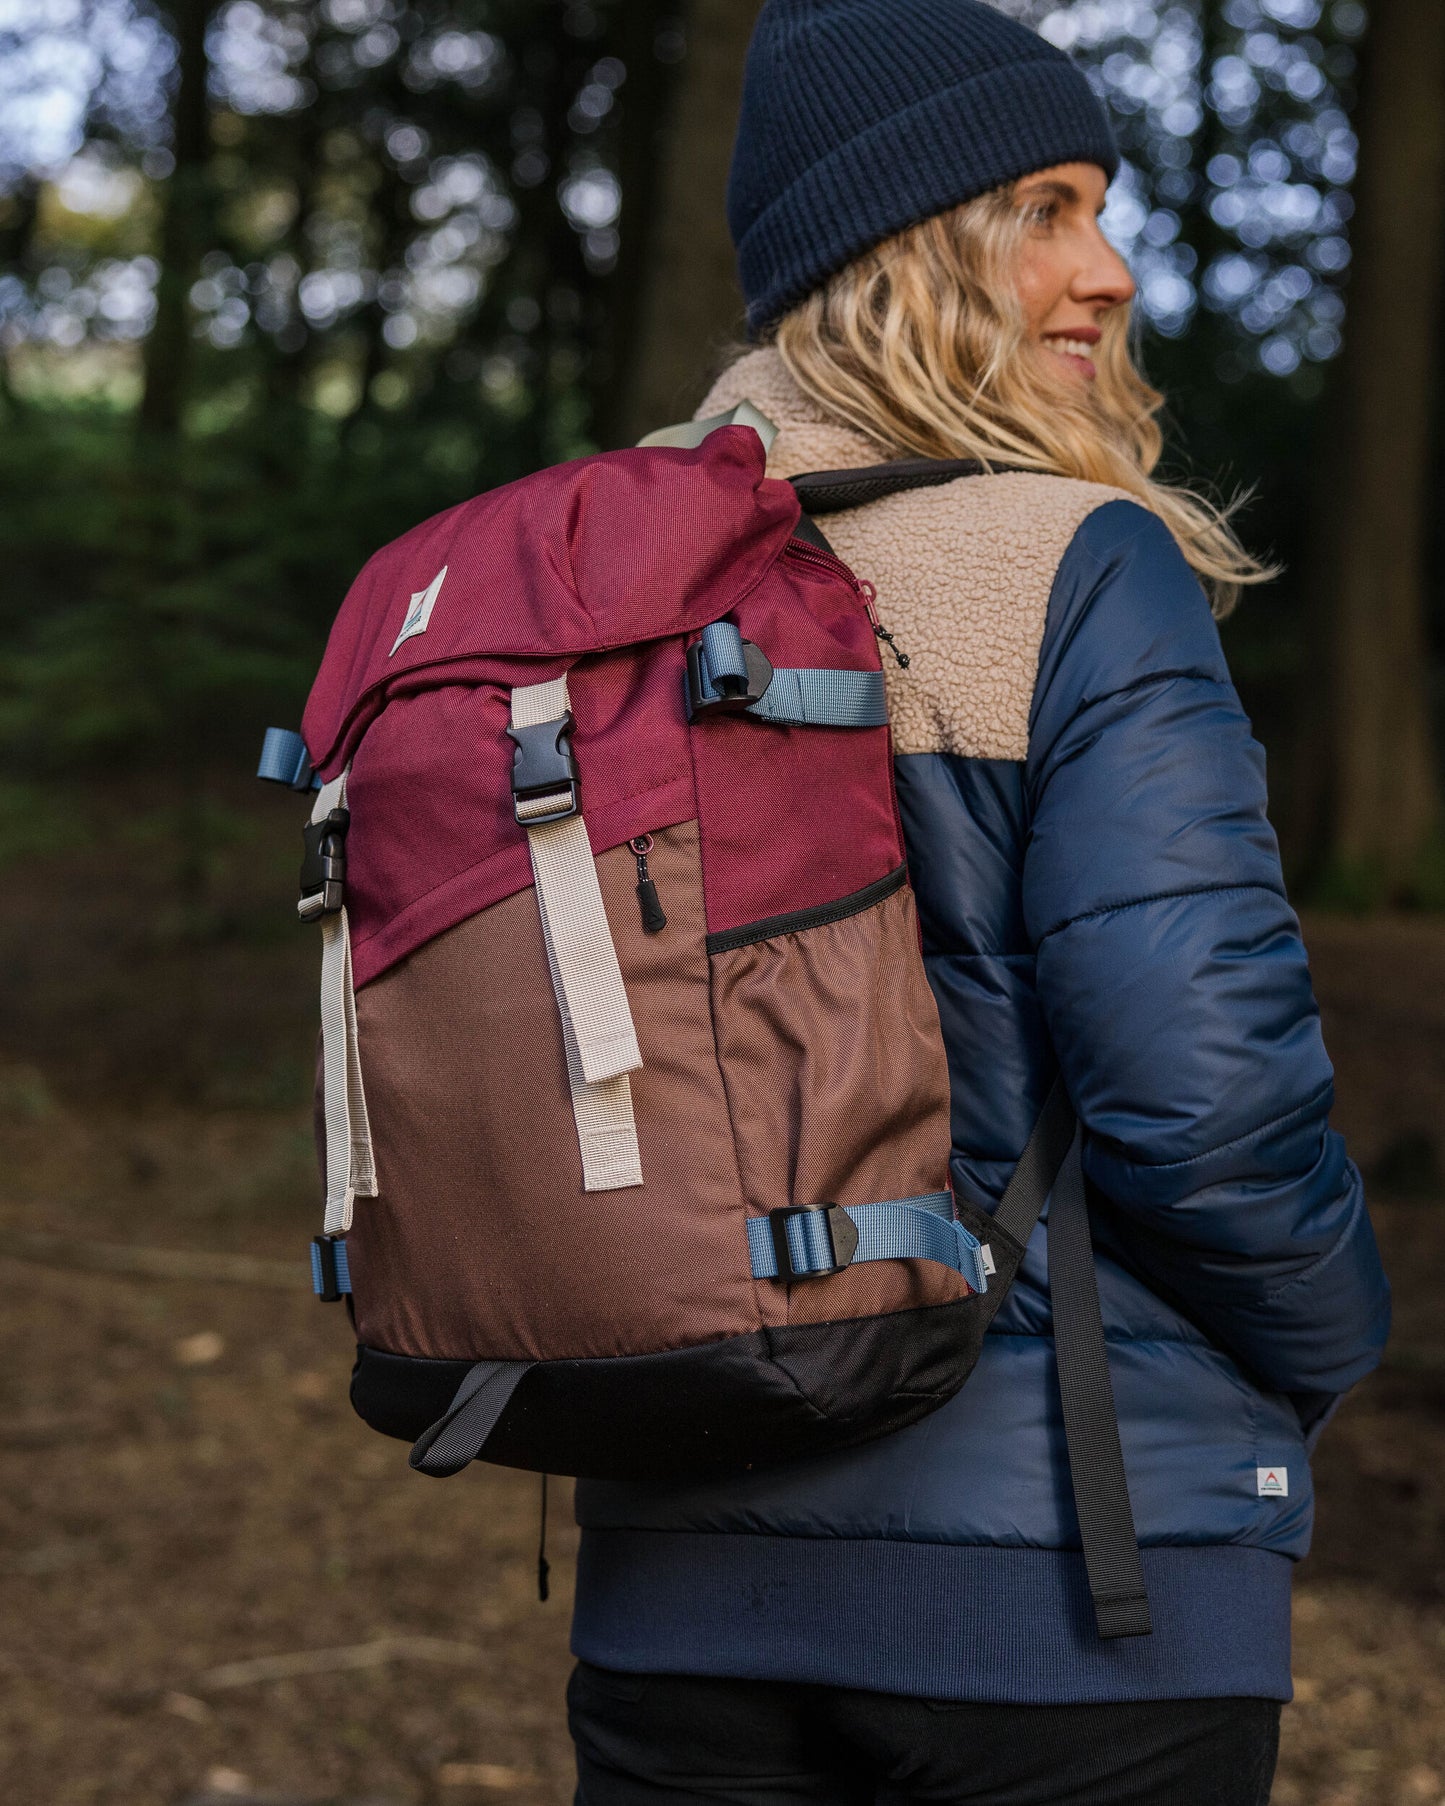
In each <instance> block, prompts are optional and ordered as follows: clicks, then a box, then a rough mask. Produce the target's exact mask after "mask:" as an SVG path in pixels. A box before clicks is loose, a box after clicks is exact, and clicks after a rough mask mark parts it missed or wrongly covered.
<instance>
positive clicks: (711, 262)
mask: <svg viewBox="0 0 1445 1806" xmlns="http://www.w3.org/2000/svg"><path fill="white" fill-rule="evenodd" d="M760 11H761V0H692V3H691V5H690V6H689V8H688V12H687V56H686V58H685V60H684V62H683V65H682V68H681V70H680V71H679V73H678V78H677V80H676V82H675V83H674V85H673V92H672V105H671V109H670V113H671V118H670V120H669V122H668V126H667V129H666V131H665V133H664V136H663V157H662V168H661V171H660V176H659V183H660V193H659V203H658V214H657V218H656V223H655V228H654V231H653V242H652V255H651V258H650V259H649V264H648V269H647V273H646V280H645V281H644V282H643V284H642V287H641V292H640V293H639V295H638V300H637V306H636V308H635V309H632V310H630V311H631V313H632V319H633V325H632V330H631V332H630V334H629V335H628V340H627V343H626V344H625V345H623V346H621V347H619V352H618V358H617V365H616V382H617V385H618V387H617V393H616V402H615V405H614V406H613V407H612V408H611V409H610V410H609V415H608V418H609V424H611V425H612V426H613V429H614V437H615V442H616V443H618V444H624V445H626V444H631V443H632V442H633V441H634V440H636V439H639V438H641V436H642V435H643V434H644V433H646V432H649V431H651V430H652V429H653V428H654V427H659V426H666V425H667V424H668V423H669V422H670V421H673V420H680V419H684V418H685V417H686V416H687V415H688V414H690V413H691V412H692V409H693V408H694V407H695V406H696V405H697V403H698V402H699V401H700V400H701V399H702V396H703V393H704V391H705V389H706V386H707V381H708V377H709V374H710V369H711V366H712V364H713V363H714V362H715V361H716V359H717V357H718V355H719V353H720V352H721V351H722V350H723V348H724V347H725V346H726V345H727V343H728V342H729V341H730V340H731V339H734V338H737V337H738V336H740V334H741V332H742V325H743V302H742V296H741V295H740V294H739V292H738V286H737V277H736V274H735V273H734V268H733V250H732V242H731V240H730V239H729V237H728V229H727V218H726V214H725V212H724V201H725V196H726V192H727V174H728V162H729V160H730V158H731V156H732V146H733V134H734V131H735V129H736V126H737V113H738V96H739V94H740V93H741V90H742V74H743V59H744V56H745V54H746V51H747V45H748V38H749V37H750V35H751V33H752V28H753V22H754V20H755V19H756V18H757V16H758V13H759V12H760ZM623 306H624V308H625V306H626V303H625V301H624V303H623Z"/></svg>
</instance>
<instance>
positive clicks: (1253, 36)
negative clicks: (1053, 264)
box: [0, 0, 1445, 907]
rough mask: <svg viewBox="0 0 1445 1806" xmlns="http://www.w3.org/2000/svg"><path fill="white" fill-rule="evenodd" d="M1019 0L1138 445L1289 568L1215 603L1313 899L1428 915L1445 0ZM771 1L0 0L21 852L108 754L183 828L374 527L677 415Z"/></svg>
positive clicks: (1437, 716)
mask: <svg viewBox="0 0 1445 1806" xmlns="http://www.w3.org/2000/svg"><path fill="white" fill-rule="evenodd" d="M1004 3H1005V4H1006V5H1007V7H1008V10H1011V11H1013V12H1015V13H1016V14H1018V15H1019V16H1021V17H1024V18H1026V19H1028V20H1029V21H1030V22H1031V23H1033V24H1035V25H1037V26H1038V27H1039V28H1040V29H1041V30H1042V31H1043V32H1044V33H1045V34H1046V35H1047V36H1049V37H1050V38H1052V39H1053V41H1055V42H1056V43H1058V44H1060V45H1063V46H1064V47H1066V48H1067V49H1069V50H1070V51H1072V52H1073V53H1074V54H1075V55H1076V56H1078V57H1079V58H1080V59H1081V60H1082V61H1083V62H1084V64H1085V65H1086V66H1087V67H1088V69H1089V70H1090V72H1091V74H1092V75H1093V76H1094V78H1095V80H1096V82H1097V83H1098V85H1099V87H1100V89H1101V90H1102V92H1103V93H1104V95H1105V96H1106V98H1107V100H1108V102H1109V104H1110V107H1111V109H1112V110H1113V113H1114V116H1115V118H1116V120H1117V122H1118V126H1119V131H1120V136H1121V140H1122V143H1123V148H1124V151H1125V155H1126V159H1127V161H1126V164H1125V167H1124V171H1123V173H1122V175H1121V176H1120V178H1119V180H1118V181H1117V182H1116V183H1115V185H1114V189H1113V194H1112V198H1111V201H1110V205H1109V211H1108V214H1107V218H1106V225H1107V229H1108V230H1109V231H1110V233H1111V234H1112V236H1113V238H1114V240H1115V242H1116V243H1117V244H1118V245H1119V248H1120V249H1121V250H1123V251H1124V252H1125V253H1126V254H1127V255H1128V256H1129V257H1130V258H1131V260H1132V261H1133V263H1134V266H1135V269H1136V271H1137V274H1138V276H1139V280H1140V304H1139V308H1138V313H1139V316H1140V322H1141V328H1142V333H1141V348H1142V355H1143V359H1144V362H1145V365H1146V367H1147V369H1148V370H1149V372H1150V373H1151V374H1152V375H1153V377H1154V378H1155V380H1156V381H1157V382H1158V383H1160V385H1161V386H1162V387H1163V388H1164V389H1165V391H1166V393H1167V394H1168V396H1169V398H1170V404H1171V405H1170V414H1169V420H1168V425H1169V429H1170V446H1169V453H1168V460H1167V462H1168V466H1169V468H1170V469H1171V470H1173V471H1175V472H1180V473H1185V472H1187V473H1189V474H1190V475H1192V476H1193V477H1195V478H1196V479H1197V480H1201V481H1203V482H1205V483H1206V484H1208V485H1209V486H1211V487H1212V489H1213V490H1214V491H1215V492H1216V493H1217V494H1221V495H1229V494H1233V493H1235V492H1237V491H1240V490H1247V491H1249V492H1250V493H1251V496H1252V499H1251V501H1250V503H1249V505H1248V506H1247V507H1246V509H1245V510H1244V512H1243V514H1242V516H1241V527H1242V530H1243V532H1244V534H1245V536H1246V537H1247V539H1248V540H1249V541H1250V543H1251V544H1252V545H1253V546H1254V547H1256V548H1257V549H1259V550H1260V551H1262V552H1264V553H1265V554H1267V555H1270V556H1273V557H1275V558H1277V559H1278V560H1279V561H1280V562H1281V563H1282V564H1283V567H1284V574H1283V576H1282V577H1281V579H1280V581H1279V582H1278V583H1277V584H1275V585H1274V586H1273V588H1272V589H1271V590H1270V591H1268V592H1267V593H1265V594H1263V595H1260V596H1256V597H1252V598H1251V599H1250V601H1249V604H1248V605H1247V606H1246V607H1245V608H1244V609H1242V610H1241V611H1240V613H1239V615H1238V617H1237V619H1236V620H1235V621H1234V622H1233V623H1231V625H1230V626H1229V628H1228V629H1227V630H1226V637H1227V643H1228V649H1229V652H1230V656H1231V659H1232V662H1233V665H1234V668H1235V670H1236V673H1237V675H1238V678H1239V681H1240V683H1241V686H1242V688H1243V690H1244V692H1245V697H1246V702H1247V703H1248V704H1249V705H1250V707H1251V709H1252V712H1253V714H1254V716H1255V718H1256V720H1257V722H1258V723H1259V727H1260V731H1261V734H1262V737H1263V739H1264V740H1265V743H1266V745H1267V747H1268V749H1269V752H1270V754H1271V762H1272V770H1273V778H1274V788H1275V798H1276V816H1277V820H1278V823H1279V826H1280V828H1281V831H1282V834H1283V838H1284V843H1285V851H1286V855H1287V862H1288V865H1289V867H1290V870H1291V873H1292V875H1293V877H1294V878H1295V880H1296V884H1297V886H1298V887H1299V888H1300V891H1301V894H1303V895H1305V896H1306V897H1312V898H1321V899H1325V900H1329V901H1334V902H1342V903H1346V904H1349V905H1352V906H1355V907H1368V906H1374V905H1378V904H1384V903H1404V904H1411V905H1418V904H1426V905H1439V904H1442V903H1445V840H1442V829H1441V790H1442V786H1441V776H1440V743H1441V735H1440V728H1441V713H1442V698H1445V689H1442V682H1441V665H1442V658H1445V609H1442V607H1441V593H1442V584H1445V508H1440V507H1438V506H1436V507H1433V508H1432V507H1431V506H1430V503H1431V502H1432V501H1433V502H1436V503H1438V502H1439V501H1440V500H1441V498H1442V497H1445V480H1442V479H1445V440H1442V435H1441V433H1440V430H1439V426H1440V421H1441V418H1442V412H1445V410H1442V407H1441V386H1442V382H1445V359H1442V357H1441V355H1440V346H1441V342H1442V338H1445V279H1442V261H1445V250H1442V246H1445V104H1442V92H1441V90H1442V78H1441V73H1440V72H1441V65H1442V57H1445V51H1442V49H1441V37H1442V31H1445V25H1442V20H1441V12H1442V10H1445V9H1441V8H1440V7H1439V6H1438V5H1437V4H1436V3H1435V0H1376V4H1375V5H1374V6H1373V7H1371V8H1370V9H1369V10H1368V11H1367V8H1366V6H1365V5H1364V4H1362V3H1361V0H1172V3H1171V0H1076V3H1075V4H1071V5H1069V4H1062V5H1061V4H1058V3H1057V0H1004ZM755 13H756V5H755V4H753V3H752V0H693V4H692V6H691V9H690V10H689V11H684V10H681V8H680V0H627V4H625V5H623V4H621V3H620V0H173V4H170V5H168V6H167V5H161V4H158V3H156V0H5V4H4V5H3V6H0V265H3V270H4V274H3V275H0V351H3V354H0V410H3V445H0V480H3V483H4V489H5V493H6V495H7V497H8V498H9V504H8V506H7V507H6V509H5V518H4V521H3V524H0V535H3V541H0V544H3V553H4V558H5V563H6V566H7V567H8V572H9V578H10V580H9V582H8V583H7V585H6V599H5V600H4V601H3V602H0V626H3V632H4V634H5V638H6V644H7V647H8V650H9V654H10V656H9V658H8V659H7V669H6V675H5V677H4V679H3V680H0V752H3V757H4V766H3V769H4V771H5V774H6V775H5V778H4V781H3V782H4V790H3V793H0V794H3V796H4V799H5V802H4V816H5V834H6V837H7V838H8V840H9V841H10V843H11V844H12V846H13V845H15V844H17V843H18V844H19V845H21V846H23V845H25V844H27V843H28V842H29V841H31V840H32V839H33V837H34V836H35V835H37V834H38V835H41V836H43V835H44V834H45V833H46V831H47V829H46V821H47V818H50V817H52V816H53V811H52V810H51V809H50V808H49V807H48V801H49V797H48V793H47V798H46V802H47V806H46V807H44V808H41V809H39V810H37V809H36V808H35V807H34V803H35V800H36V799H35V794H34V789H33V786H34V784H35V782H36V781H38V780H41V779H54V778H57V777H63V776H65V775H67V774H84V773H87V772H89V771H92V770H94V769H95V768H96V767H97V765H104V767H105V768H106V769H108V770H113V769H115V768H116V767H117V766H118V765H119V766H125V767H129V768H131V769H135V770H146V771H149V772H152V773H168V774H174V773H176V772H181V773H184V774H185V783H186V786H187V787H188V789H189V790H191V791H192V792H193V793H195V794H193V795H192V799H191V814H192V815H193V814H194V812H195V809H196V808H197V807H198V806H199V801H200V794H199V793H202V792H204V790H205V787H206V784H207V773H208V770H209V769H210V768H212V767H215V766H221V767H224V766H226V765H227V764H231V765H234V766H235V767H237V768H239V767H240V765H241V764H242V763H243V762H244V760H245V758H246V757H247V756H248V755H249V751H250V748H251V746H252V744H253V743H254V740H255V737H256V732H257V728H258V726H259V725H262V724H264V723H265V722H266V721H269V720H271V719H275V720H277V721H291V720H294V719H295V718H296V715H297V712H298V709H299V704H300V702H301V700H302V697H303V695H304V691H305V687H306V684H307V681H308V679H309V676H310V674H311V672H312V671H313V670H314V667H315V663H316V659H317V655H318V652H319V648H320V646H321V643H322V637H323V634H324V631H325V628H326V626H327V624H328V623H329V620H330V618H331V615H332V613H333V612H334V610H335V607H336V606H337V603H338V601H339V598H340V597H341V595H342V594H343V593H344V591H345V588H346V585H347V583H348V582H349V580H350V578H351V576H352V575H353V574H354V572H355V571H356V569H357V568H358V566H359V565H360V563H361V562H362V560H363V558H364V557H365V556H366V555H367V554H368V553H369V552H370V551H371V550H373V549H374V548H375V547H376V545H377V544H378V543H380V542H381V541H382V540H384V539H385V538H387V537H388V536H390V535H391V534H393V533H395V532H398V531H400V530H402V529H404V528H405V527H407V526H408V525H410V524H412V523H414V522H415V521H416V520H418V519H420V518H422V517H423V516H425V515H426V514H428V513H431V512H434V511H435V510H437V509H439V508H442V507H445V506H447V505H448V504H450V503H451V502H454V501H456V500H458V499H460V498H461V497H463V496H466V495H470V494H473V493H475V492H477V491H478V490H481V489H484V488H487V487H490V486H492V485H494V484H497V483H500V482H504V481H506V480H508V479H509V478H512V477H515V476H518V475H520V474H522V473H523V472H525V471H528V470H531V469H534V468H536V467H537V466H539V465H541V464H544V463H547V462H552V461H555V460H557V459H561V458H565V457H570V456H575V455H576V454H578V453H580V452H584V451H588V450H592V449H595V448H598V447H607V446H612V445H618V444H624V443H628V442H630V441H631V440H633V439H635V438H636V437H637V436H639V434H640V433H641V432H642V431H645V430H648V429H649V428H651V427H653V426H656V425H658V424H662V423H664V422H666V421H667V420H670V419H673V418H677V417H680V416H681V415H683V414H685V413H686V412H687V411H689V409H690V408H691V406H692V404H693V403H694V402H695V401H696V399H697V398H698V397H699V395H700V393H701V391H702V389H703V387H704V386H705V382H706V379H707V376H708V374H709V372H710V370H711V369H712V368H713V367H714V366H715V364H716V362H717V360H718V358H719V356H720V355H721V354H722V353H723V351H724V350H725V348H726V346H727V345H728V343H729V342H730V341H731V340H734V339H736V337H737V336H738V326H739V304H738V299H737V294H736V290H735V287H734V283H733V277H732V267H731V254H730V250H729V247H728V244H727V239H726V231H725V226H724V222H723V213H722V207H721V195H722V187H723V182H724V179H725V171H726V161H727V155H728V151H729V148H730V142H731V131H732V121H733V114H734V106H735V100H736V92H737V82H738V72H739V69H740V65H741V59H742V52H743V48H744V45H745V42H746V35H747V32H748V29H749V26H750V24H751V20H752V18H753V16H754V15H755ZM213 826H214V825H213ZM184 831H185V832H186V833H187V834H188V835H190V836H191V837H192V838H194V837H195V834H196V827H195V823H194V821H193V820H191V819H189V817H188V819H187V822H186V825H185V830H184ZM217 831H224V829H223V828H221V829H219V830H217ZM67 832H71V833H73V832H74V825H73V823H72V825H71V827H70V828H69V829H68V830H67ZM182 863H183V865H184V866H185V871H186V878H187V882H188V883H190V884H191V885H193V886H199V885H200V884H201V882H202V874H201V873H200V872H199V871H198V870H196V869H194V868H195V867H196V866H197V863H198V860H197V855H196V853H195V851H194V849H192V850H190V851H189V852H187V853H186V854H185V855H184V856H183V859H182ZM200 863H203V861H201V862H200Z"/></svg>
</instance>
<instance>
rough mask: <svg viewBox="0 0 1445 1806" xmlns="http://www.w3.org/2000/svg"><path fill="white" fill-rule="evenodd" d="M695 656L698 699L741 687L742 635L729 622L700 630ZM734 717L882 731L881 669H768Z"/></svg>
mask: <svg viewBox="0 0 1445 1806" xmlns="http://www.w3.org/2000/svg"><path fill="white" fill-rule="evenodd" d="M700 654H701V656H700V658H699V660H698V663H699V667H700V670H699V676H700V678H701V681H702V691H703V699H704V700H706V701H718V700H721V699H722V697H723V695H724V689H723V687H722V686H723V684H724V681H725V680H727V679H737V680H739V681H741V682H742V683H744V684H746V682H747V680H748V664H747V656H746V654H745V653H744V651H743V636H742V634H741V632H740V631H739V629H738V628H737V627H735V626H734V625H733V623H732V622H731V621H713V622H711V623H710V624H709V625H708V626H707V627H704V628H703V630H702V642H701V646H700ZM740 713H742V714H745V715H756V716H757V717H758V719H759V720H761V721H774V722H778V723H780V724H782V725H784V726H789V727H886V726H887V724H888V699H887V696H886V694H885V692H884V688H883V673H882V672H881V671H831V670H806V669H801V670H800V669H780V668H774V670H773V675H772V680H771V681H770V682H769V684H768V686H767V688H766V690H764V692H763V694H762V696H761V697H760V698H759V699H758V701H756V702H754V703H750V704H749V705H748V706H747V708H745V709H743V710H741V711H740Z"/></svg>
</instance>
